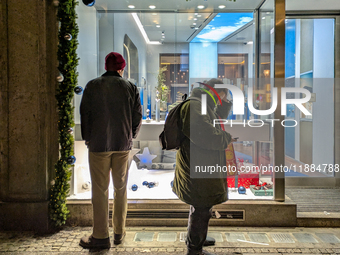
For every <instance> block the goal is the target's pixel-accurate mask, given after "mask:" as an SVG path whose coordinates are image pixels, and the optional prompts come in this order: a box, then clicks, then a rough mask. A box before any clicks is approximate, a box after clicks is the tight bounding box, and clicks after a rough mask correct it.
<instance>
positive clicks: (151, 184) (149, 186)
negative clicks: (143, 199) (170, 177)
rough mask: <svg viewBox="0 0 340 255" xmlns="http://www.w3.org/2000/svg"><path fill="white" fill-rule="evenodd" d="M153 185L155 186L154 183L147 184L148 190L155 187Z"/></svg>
mask: <svg viewBox="0 0 340 255" xmlns="http://www.w3.org/2000/svg"><path fill="white" fill-rule="evenodd" d="M155 185H156V183H154V182H149V183H148V188H149V189H151V188H153V187H155Z"/></svg>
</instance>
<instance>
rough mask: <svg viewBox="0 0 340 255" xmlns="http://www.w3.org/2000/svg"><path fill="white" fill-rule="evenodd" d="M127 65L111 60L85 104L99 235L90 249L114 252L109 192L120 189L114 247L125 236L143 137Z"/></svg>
mask: <svg viewBox="0 0 340 255" xmlns="http://www.w3.org/2000/svg"><path fill="white" fill-rule="evenodd" d="M125 65H126V64H125V60H124V58H123V57H122V55H120V54H119V53H117V52H111V53H110V54H108V55H107V56H106V58H105V70H106V71H107V72H106V73H104V74H103V75H102V76H101V77H98V78H96V79H94V80H91V81H89V82H88V84H87V85H86V87H85V90H84V94H83V98H82V101H81V105H80V114H81V133H82V137H83V140H85V143H86V145H87V146H88V149H89V165H90V173H91V182H92V205H93V232H92V235H90V236H85V237H83V238H81V240H80V243H79V244H80V246H82V247H83V248H88V249H94V248H96V249H109V248H110V247H111V243H110V238H109V223H108V221H109V207H108V206H109V204H108V196H109V194H108V189H109V183H110V170H111V174H112V180H113V186H114V206H113V210H114V211H113V228H114V244H120V243H121V242H122V241H123V239H124V237H125V221H126V213H127V187H126V186H127V179H128V158H129V152H130V150H131V145H132V138H135V137H136V136H137V133H138V131H139V128H140V125H141V121H142V108H141V103H140V97H139V92H138V89H137V87H136V86H135V85H134V84H132V83H131V82H129V81H128V80H126V79H123V78H122V76H123V72H124V67H125Z"/></svg>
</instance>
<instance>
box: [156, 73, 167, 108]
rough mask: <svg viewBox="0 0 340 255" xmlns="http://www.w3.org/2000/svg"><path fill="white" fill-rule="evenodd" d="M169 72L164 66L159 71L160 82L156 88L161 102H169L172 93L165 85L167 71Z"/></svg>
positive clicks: (158, 78)
mask: <svg viewBox="0 0 340 255" xmlns="http://www.w3.org/2000/svg"><path fill="white" fill-rule="evenodd" d="M166 70H167V67H166V66H163V67H162V68H160V69H159V70H158V75H157V80H158V86H157V87H156V89H157V91H158V93H159V99H160V100H161V101H164V102H167V101H168V94H169V93H170V90H169V88H168V86H167V85H165V83H164V82H165V73H164V72H165V71H166Z"/></svg>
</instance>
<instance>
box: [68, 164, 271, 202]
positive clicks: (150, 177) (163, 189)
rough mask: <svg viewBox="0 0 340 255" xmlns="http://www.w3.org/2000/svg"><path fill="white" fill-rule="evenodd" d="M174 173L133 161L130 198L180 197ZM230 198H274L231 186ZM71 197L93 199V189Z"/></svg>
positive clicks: (111, 193) (130, 177)
mask: <svg viewBox="0 0 340 255" xmlns="http://www.w3.org/2000/svg"><path fill="white" fill-rule="evenodd" d="M84 168H85V166H83V167H82V169H84ZM83 173H84V170H83ZM174 173H175V170H147V169H144V170H142V169H137V165H136V162H135V161H132V163H131V166H130V171H129V181H128V192H127V197H128V199H132V200H135V199H178V198H177V196H176V194H174V193H173V192H172V189H171V181H172V180H173V179H174ZM84 179H87V178H84ZM144 181H148V182H155V183H157V186H155V187H153V188H148V187H146V186H143V185H142V183H143V182H144ZM133 184H136V185H137V186H138V189H137V190H136V191H133V190H131V186H132V185H133ZM109 197H110V199H113V185H112V180H111V181H110V186H109ZM228 198H229V199H231V200H272V199H273V196H255V195H254V194H253V193H252V192H251V191H250V189H247V190H246V194H239V193H238V192H237V191H236V189H234V188H229V190H228ZM69 199H91V191H90V190H89V191H85V192H79V193H77V194H74V195H72V196H70V197H69Z"/></svg>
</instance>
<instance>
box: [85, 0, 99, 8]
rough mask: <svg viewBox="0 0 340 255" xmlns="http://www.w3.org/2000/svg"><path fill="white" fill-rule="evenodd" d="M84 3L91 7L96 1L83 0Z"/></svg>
mask: <svg viewBox="0 0 340 255" xmlns="http://www.w3.org/2000/svg"><path fill="white" fill-rule="evenodd" d="M83 3H84V4H85V5H86V6H88V7H91V6H94V4H95V3H96V1H95V0H83Z"/></svg>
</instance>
